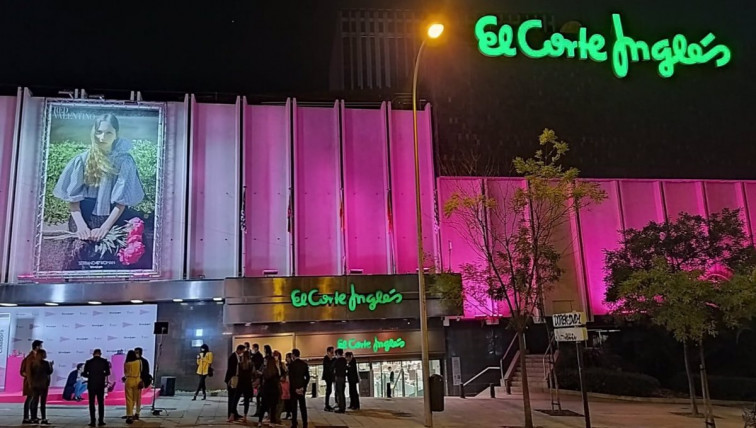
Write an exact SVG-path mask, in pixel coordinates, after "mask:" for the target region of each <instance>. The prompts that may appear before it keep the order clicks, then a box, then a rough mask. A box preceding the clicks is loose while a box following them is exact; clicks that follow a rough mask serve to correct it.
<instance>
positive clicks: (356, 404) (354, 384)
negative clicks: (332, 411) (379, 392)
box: [346, 352, 360, 410]
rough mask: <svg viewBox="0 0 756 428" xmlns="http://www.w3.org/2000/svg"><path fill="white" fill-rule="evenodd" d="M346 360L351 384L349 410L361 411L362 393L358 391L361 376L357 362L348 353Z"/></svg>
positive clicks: (352, 355) (351, 354) (348, 379)
mask: <svg viewBox="0 0 756 428" xmlns="http://www.w3.org/2000/svg"><path fill="white" fill-rule="evenodd" d="M346 360H347V382H348V383H349V408H350V409H352V410H360V392H359V390H358V385H359V384H360V374H359V372H358V371H357V360H356V359H355V358H354V354H353V353H351V352H347V353H346Z"/></svg>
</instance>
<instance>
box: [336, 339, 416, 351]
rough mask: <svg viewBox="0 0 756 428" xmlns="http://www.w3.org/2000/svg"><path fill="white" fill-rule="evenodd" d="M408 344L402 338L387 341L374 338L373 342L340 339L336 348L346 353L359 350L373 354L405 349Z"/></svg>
mask: <svg viewBox="0 0 756 428" xmlns="http://www.w3.org/2000/svg"><path fill="white" fill-rule="evenodd" d="M406 345H407V344H406V343H405V342H404V339H402V338H401V337H397V338H390V339H386V340H378V338H377V337H374V338H373V340H369V339H338V340H337V341H336V347H337V348H341V349H344V350H346V351H352V350H358V349H368V350H370V349H372V350H373V352H380V351H383V352H389V351H391V350H392V349H397V348H398V349H401V348H404V347H405V346H406Z"/></svg>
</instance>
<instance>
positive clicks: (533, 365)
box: [497, 355, 549, 396]
mask: <svg viewBox="0 0 756 428" xmlns="http://www.w3.org/2000/svg"><path fill="white" fill-rule="evenodd" d="M525 364H526V365H527V366H528V386H529V387H530V392H531V393H532V392H548V390H549V387H548V385H547V384H546V379H544V377H545V374H544V373H543V355H527V356H526V357H525ZM501 389H502V393H506V392H505V391H503V389H504V388H501ZM498 393H499V391H497V396H498ZM512 394H518V395H521V394H522V369H521V368H520V365H519V364H518V365H517V368H516V369H515V373H514V376H513V377H512Z"/></svg>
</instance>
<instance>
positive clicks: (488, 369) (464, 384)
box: [462, 366, 499, 386]
mask: <svg viewBox="0 0 756 428" xmlns="http://www.w3.org/2000/svg"><path fill="white" fill-rule="evenodd" d="M498 369H499V368H498V367H494V366H491V367H486V368H484V369H483V370H481V371H480V373H478V374H476V375H475V376H473V377H472V378H471V379H470V380H468V381H467V382H465V383H463V384H462V386H467V385H469V384H471V383H472V381H474V380H475V379H477V378H479V377H481V376H482V375H483V373H486V372H488V371H491V370H498Z"/></svg>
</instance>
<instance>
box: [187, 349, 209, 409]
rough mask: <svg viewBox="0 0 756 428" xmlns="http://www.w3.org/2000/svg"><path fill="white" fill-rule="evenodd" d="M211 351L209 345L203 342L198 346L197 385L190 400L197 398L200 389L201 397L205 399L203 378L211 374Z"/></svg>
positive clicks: (205, 389) (205, 390)
mask: <svg viewBox="0 0 756 428" xmlns="http://www.w3.org/2000/svg"><path fill="white" fill-rule="evenodd" d="M212 364H213V353H212V352H210V347H208V346H207V345H205V344H203V345H202V346H200V352H199V354H197V376H199V385H197V392H195V393H194V398H192V401H195V400H196V399H197V395H199V393H200V391H202V399H203V400H206V399H207V387H206V386H205V379H207V377H208V376H209V377H212V376H213V367H212Z"/></svg>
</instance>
